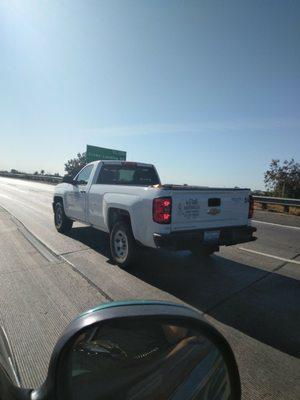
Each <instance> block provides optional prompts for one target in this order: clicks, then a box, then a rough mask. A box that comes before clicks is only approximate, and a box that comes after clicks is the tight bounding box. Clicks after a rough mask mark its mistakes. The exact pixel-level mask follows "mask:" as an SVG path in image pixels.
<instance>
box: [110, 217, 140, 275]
mask: <svg viewBox="0 0 300 400" xmlns="http://www.w3.org/2000/svg"><path fill="white" fill-rule="evenodd" d="M110 251H111V256H112V259H113V261H114V262H115V263H116V264H117V265H119V266H120V267H122V268H128V267H129V266H130V265H132V264H133V263H134V261H135V260H136V258H137V252H138V245H137V243H136V241H135V239H134V237H133V234H132V230H131V226H130V224H129V223H127V222H126V221H118V222H116V223H115V225H114V226H113V228H112V230H111V233H110Z"/></svg>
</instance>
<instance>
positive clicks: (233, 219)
mask: <svg viewBox="0 0 300 400" xmlns="http://www.w3.org/2000/svg"><path fill="white" fill-rule="evenodd" d="M249 194H250V190H249V189H225V190H224V189H200V190H190V191H189V190H173V191H172V222H171V230H172V231H180V230H191V229H210V228H221V227H229V226H240V225H247V224H248V209H249Z"/></svg>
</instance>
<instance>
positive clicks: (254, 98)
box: [0, 0, 300, 189]
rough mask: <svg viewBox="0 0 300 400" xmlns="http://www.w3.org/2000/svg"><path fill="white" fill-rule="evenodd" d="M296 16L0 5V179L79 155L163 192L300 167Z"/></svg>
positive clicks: (267, 9)
mask: <svg viewBox="0 0 300 400" xmlns="http://www.w3.org/2000/svg"><path fill="white" fill-rule="evenodd" d="M299 20H300V2H299V1H297V0H295V1H290V0H284V1H283V0H282V1H279V0H273V1H271V0H259V1H254V0H251V1H250V0H249V1H243V0H238V1H231V0H227V1H214V0H207V1H204V0H203V1H202V0H199V1H192V0H191V1H176V0H169V1H166V0H161V1H156V0H151V1H148V0H145V1H142V0H140V1H138V0H135V1H127V0H119V1H114V0H108V1H102V0H98V1H93V0H82V1H78V0H72V1H69V0H68V1H67V0H51V1H46V0H44V1H42V0H39V1H38V0H36V1H34V0H2V1H1V2H0V139H1V148H0V169H10V168H17V169H21V170H25V171H29V172H30V171H35V170H36V169H39V170H40V169H45V170H46V171H49V172H57V171H58V172H61V173H62V172H63V168H64V166H63V164H64V162H65V161H66V160H67V159H68V158H71V157H73V156H74V155H75V154H76V153H77V152H78V151H84V150H85V146H86V144H92V145H99V146H102V147H109V148H116V149H120V150H125V151H127V153H128V159H130V160H138V161H145V162H152V163H155V164H156V166H157V168H158V169H159V172H160V174H161V177H162V180H163V181H164V182H166V181H168V182H176V183H183V182H185V183H193V184H203V185H212V186H235V185H237V186H248V187H251V188H253V189H255V188H262V187H263V173H264V171H265V170H266V168H267V166H268V163H269V162H270V160H271V158H280V159H284V158H291V157H294V158H296V159H298V161H299V154H300V107H299V106H300V23H299Z"/></svg>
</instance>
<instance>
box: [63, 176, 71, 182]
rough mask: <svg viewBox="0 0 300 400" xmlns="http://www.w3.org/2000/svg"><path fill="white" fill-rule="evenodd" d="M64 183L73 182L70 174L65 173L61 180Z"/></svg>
mask: <svg viewBox="0 0 300 400" xmlns="http://www.w3.org/2000/svg"><path fill="white" fill-rule="evenodd" d="M62 181H63V182H64V183H73V177H72V176H70V175H65V176H64V177H63V180H62Z"/></svg>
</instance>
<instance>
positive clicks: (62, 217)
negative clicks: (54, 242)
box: [54, 201, 73, 233]
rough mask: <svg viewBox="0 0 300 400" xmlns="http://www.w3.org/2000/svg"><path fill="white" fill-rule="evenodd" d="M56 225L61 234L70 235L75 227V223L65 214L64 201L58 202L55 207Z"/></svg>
mask: <svg viewBox="0 0 300 400" xmlns="http://www.w3.org/2000/svg"><path fill="white" fill-rule="evenodd" d="M54 224H55V228H56V229H57V231H58V232H60V233H68V232H69V231H70V230H71V228H72V225H73V221H72V220H71V219H70V218H68V217H67V216H66V214H65V210H64V205H63V203H62V201H57V202H56V203H55V207H54Z"/></svg>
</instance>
